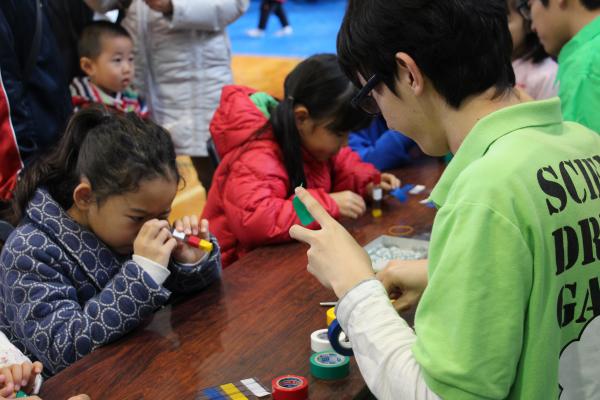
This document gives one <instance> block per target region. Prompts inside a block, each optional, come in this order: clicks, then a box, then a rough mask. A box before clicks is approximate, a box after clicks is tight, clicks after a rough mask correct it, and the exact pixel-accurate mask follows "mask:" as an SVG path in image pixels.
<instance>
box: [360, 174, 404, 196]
mask: <svg viewBox="0 0 600 400" xmlns="http://www.w3.org/2000/svg"><path fill="white" fill-rule="evenodd" d="M400 183H401V182H400V179H398V178H396V176H395V175H392V174H388V173H387V172H386V173H383V174H381V188H382V189H383V191H384V192H391V191H392V190H394V189H398V188H399V187H400ZM374 187H375V185H374V184H373V182H371V183H369V184H368V185H367V193H373V188H374Z"/></svg>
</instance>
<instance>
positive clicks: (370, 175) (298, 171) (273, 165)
mask: <svg viewBox="0 0 600 400" xmlns="http://www.w3.org/2000/svg"><path fill="white" fill-rule="evenodd" d="M284 93H285V99H284V100H282V101H280V102H278V101H276V100H275V99H274V98H273V97H271V96H269V95H267V94H266V93H257V92H255V91H254V90H252V89H249V88H246V87H242V86H227V87H225V89H224V90H223V95H222V97H221V105H220V107H219V108H218V109H217V112H216V113H215V116H214V118H213V120H212V122H211V126H210V129H211V134H212V137H213V139H214V141H215V145H216V148H217V151H218V152H219V154H220V156H221V158H222V161H221V163H220V164H219V167H218V169H217V171H216V173H215V180H214V184H213V186H212V187H211V189H210V191H209V193H208V200H207V202H206V206H205V208H204V212H203V218H207V219H208V220H210V221H211V224H212V226H213V228H214V233H215V235H216V236H217V238H218V239H219V242H220V243H221V246H222V249H223V265H224V266H227V265H228V264H230V263H232V262H233V261H235V260H236V259H238V258H239V257H241V256H243V255H244V254H246V253H247V252H249V251H250V250H252V249H253V248H255V247H258V246H261V245H266V244H272V243H281V242H286V241H289V240H290V237H289V234H288V230H289V228H290V227H291V226H292V225H293V224H295V223H297V222H298V221H299V220H298V217H297V216H296V213H295V212H294V208H293V205H292V200H293V197H294V193H293V189H294V188H295V187H296V186H299V185H302V186H304V187H305V188H307V189H308V190H309V191H310V192H311V193H313V195H314V196H316V197H317V198H318V199H319V202H320V203H321V204H323V206H324V207H325V208H326V209H327V211H328V212H329V213H330V214H331V215H333V216H334V217H335V218H340V217H350V218H358V217H359V216H360V215H362V214H363V213H364V212H365V210H366V205H365V200H364V198H365V197H366V196H367V195H369V194H370V185H371V184H372V182H373V180H374V179H375V177H376V176H377V175H379V171H377V170H376V169H375V167H373V166H372V165H371V164H367V163H363V162H362V161H361V160H360V158H359V156H358V154H356V153H355V152H353V151H352V150H351V149H350V148H349V147H347V146H346V144H347V140H348V134H349V131H351V130H353V129H357V128H360V127H363V126H365V125H366V124H368V122H369V118H368V116H367V115H366V114H365V113H363V112H361V111H356V110H354V109H353V108H352V106H351V105H350V99H351V98H352V96H354V94H355V93H356V89H355V88H354V86H353V85H352V83H351V82H350V81H349V80H348V78H346V77H345V76H344V74H343V73H342V71H341V70H340V68H339V65H338V62H337V57H336V56H335V55H333V54H321V55H315V56H312V57H309V58H308V59H306V60H304V61H303V62H301V63H300V64H299V65H298V66H296V68H294V70H293V71H292V72H290V73H289V75H288V76H287V77H286V79H285V84H284ZM381 177H382V186H383V188H384V189H387V190H391V189H394V188H396V187H398V186H399V183H400V181H399V180H398V179H397V178H396V177H395V176H393V175H391V174H382V175H381Z"/></svg>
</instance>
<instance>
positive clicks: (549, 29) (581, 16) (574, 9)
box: [527, 0, 600, 134]
mask: <svg viewBox="0 0 600 400" xmlns="http://www.w3.org/2000/svg"><path fill="white" fill-rule="evenodd" d="M528 5H529V6H530V10H528V11H527V12H528V13H529V14H530V17H531V21H532V29H533V31H534V32H536V33H537V35H538V36H539V38H540V42H541V43H542V45H543V46H544V49H545V50H546V52H547V53H548V54H550V55H551V56H554V57H556V58H557V60H558V74H557V80H558V85H559V89H558V96H559V97H560V100H561V105H562V111H563V117H564V119H565V120H566V121H576V122H579V123H580V124H582V125H585V126H587V127H588V128H590V129H591V130H593V131H595V132H597V133H598V134H600V112H598V111H599V110H600V0H570V1H565V0H530V1H529V2H528Z"/></svg>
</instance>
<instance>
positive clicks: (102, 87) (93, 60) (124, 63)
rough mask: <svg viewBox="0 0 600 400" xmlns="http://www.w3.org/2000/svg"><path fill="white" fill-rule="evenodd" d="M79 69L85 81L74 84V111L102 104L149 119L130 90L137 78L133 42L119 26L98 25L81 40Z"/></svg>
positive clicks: (93, 23) (90, 29)
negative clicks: (135, 77) (84, 75)
mask: <svg viewBox="0 0 600 400" xmlns="http://www.w3.org/2000/svg"><path fill="white" fill-rule="evenodd" d="M79 57H80V66H81V69H82V71H83V72H85V74H86V75H87V76H86V77H83V78H80V77H76V78H74V79H73V82H72V83H71V87H70V89H71V98H72V101H73V107H74V108H75V111H77V110H79V109H81V108H84V107H87V106H89V105H90V104H103V105H105V106H107V107H110V108H112V109H115V110H117V111H121V112H134V113H136V114H138V115H139V116H141V117H142V118H146V117H147V116H148V109H147V108H146V105H145V103H144V101H143V100H142V99H141V98H140V96H139V95H138V94H137V93H136V92H135V91H134V90H133V89H132V88H131V84H132V82H133V79H134V76H135V65H134V62H133V40H132V38H131V35H129V33H128V32H127V31H126V30H125V29H124V28H123V27H121V26H120V25H117V24H114V23H112V22H109V21H95V22H92V23H91V24H89V25H88V26H86V27H85V28H84V30H83V32H82V33H81V37H80V39H79Z"/></svg>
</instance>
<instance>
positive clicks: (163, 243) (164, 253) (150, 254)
mask: <svg viewBox="0 0 600 400" xmlns="http://www.w3.org/2000/svg"><path fill="white" fill-rule="evenodd" d="M169 228H170V227H169V222H168V221H165V220H158V219H152V220H150V221H148V222H146V223H145V224H144V225H143V226H142V229H140V232H139V233H138V235H137V237H136V238H135V241H134V242H133V254H137V255H138V256H142V257H145V258H147V259H149V260H152V261H154V262H156V263H158V264H160V265H162V266H163V267H165V268H167V266H168V265H169V260H170V258H171V253H172V252H173V249H175V247H176V246H177V240H175V238H173V236H171V230H170V229H169Z"/></svg>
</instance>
